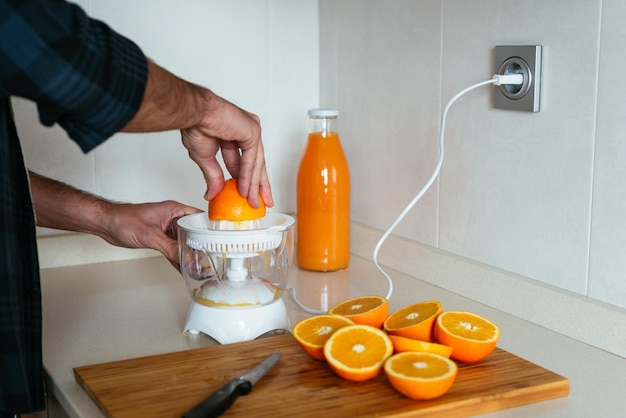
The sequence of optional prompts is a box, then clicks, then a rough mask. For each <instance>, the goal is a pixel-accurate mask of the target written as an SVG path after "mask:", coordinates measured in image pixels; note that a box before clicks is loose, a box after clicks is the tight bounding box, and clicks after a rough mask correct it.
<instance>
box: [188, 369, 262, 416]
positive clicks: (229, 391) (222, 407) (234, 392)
mask: <svg viewBox="0 0 626 418" xmlns="http://www.w3.org/2000/svg"><path fill="white" fill-rule="evenodd" d="M251 390H252V384H251V383H250V382H249V381H247V380H244V379H239V378H237V379H233V380H231V381H230V382H228V383H226V384H225V385H224V386H222V387H221V388H219V389H218V390H217V392H215V393H213V394H212V395H211V396H209V397H208V398H206V399H205V400H203V401H202V402H200V403H199V404H198V405H196V406H194V407H193V408H191V409H190V410H189V411H188V412H186V413H185V415H183V418H211V417H217V416H219V415H221V414H223V413H224V412H225V411H226V410H227V409H228V408H230V406H231V405H232V404H233V402H235V399H237V397H238V396H239V395H247V394H248V393H250V391H251Z"/></svg>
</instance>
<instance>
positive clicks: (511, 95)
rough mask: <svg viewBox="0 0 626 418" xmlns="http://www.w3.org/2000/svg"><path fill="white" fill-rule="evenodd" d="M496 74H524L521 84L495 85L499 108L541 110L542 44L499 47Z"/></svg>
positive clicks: (495, 98) (495, 99)
mask: <svg viewBox="0 0 626 418" xmlns="http://www.w3.org/2000/svg"><path fill="white" fill-rule="evenodd" d="M495 73H496V74H502V75H504V74H522V75H523V76H524V82H523V83H522V84H517V85H516V84H507V85H501V86H498V87H495V88H494V92H493V105H494V107H495V108H496V109H507V110H521V111H526V112H539V96H540V91H541V45H530V46H496V56H495Z"/></svg>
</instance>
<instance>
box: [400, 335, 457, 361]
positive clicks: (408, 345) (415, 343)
mask: <svg viewBox="0 0 626 418" xmlns="http://www.w3.org/2000/svg"><path fill="white" fill-rule="evenodd" d="M389 339H390V340H391V343H392V344H393V351H394V353H404V352H405V351H413V352H419V353H435V354H439V355H440V356H443V357H446V358H449V357H450V354H452V347H448V346H447V345H443V344H437V343H430V342H426V341H421V340H416V339H413V338H407V337H400V336H399V335H390V336H389Z"/></svg>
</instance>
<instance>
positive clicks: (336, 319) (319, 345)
mask: <svg viewBox="0 0 626 418" xmlns="http://www.w3.org/2000/svg"><path fill="white" fill-rule="evenodd" d="M348 325H354V322H352V321H351V320H350V319H348V318H346V317H345V316H341V315H316V316H312V317H309V318H306V319H303V320H302V321H300V322H298V323H297V324H296V325H295V326H294V327H293V336H294V338H295V339H296V341H297V342H298V344H300V347H302V349H303V350H304V351H305V352H306V353H307V354H308V355H309V356H311V357H312V358H314V359H315V360H325V358H324V344H325V343H326V341H328V339H329V338H330V336H331V335H333V333H334V332H335V331H337V330H338V329H340V328H342V327H345V326H348Z"/></svg>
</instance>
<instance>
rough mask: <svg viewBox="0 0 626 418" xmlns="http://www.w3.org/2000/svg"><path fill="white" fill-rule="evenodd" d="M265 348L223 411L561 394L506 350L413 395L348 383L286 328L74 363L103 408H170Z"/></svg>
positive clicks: (390, 413)
mask: <svg viewBox="0 0 626 418" xmlns="http://www.w3.org/2000/svg"><path fill="white" fill-rule="evenodd" d="M275 350H280V351H281V353H282V357H281V359H280V361H279V362H278V364H277V365H276V367H275V368H274V369H273V370H272V371H271V372H270V373H269V374H268V375H267V376H265V377H264V378H263V379H261V381H259V382H258V383H257V385H256V386H255V387H254V388H253V389H252V392H251V393H250V394H249V395H247V396H242V397H240V398H239V399H238V400H237V401H236V402H235V404H234V405H233V406H232V407H231V408H230V409H229V410H228V411H227V412H226V413H225V414H224V416H239V417H255V418H256V417H280V416H286V417H317V418H319V417H320V416H321V417H324V416H325V414H326V416H334V417H338V416H339V417H408V416H411V417H421V416H429V417H430V416H435V415H433V414H437V415H436V416H446V417H455V416H469V415H476V414H481V413H486V412H491V411H496V410H500V409H505V408H510V407H514V406H519V405H524V404H529V403H533V402H539V401H542V400H547V399H552V398H557V397H561V396H566V395H567V394H568V393H569V380H568V379H566V378H564V377H562V376H559V375H557V374H555V373H553V372H551V371H549V370H546V369H544V368H542V367H540V366H538V365H536V364H534V363H531V362H529V361H527V360H524V359H522V358H520V357H518V356H515V355H513V354H511V353H509V352H507V351H504V350H501V349H499V348H496V350H495V351H494V352H493V353H492V354H491V355H490V356H489V357H487V358H486V359H485V360H483V361H482V362H479V363H477V364H472V365H464V364H460V365H459V366H460V367H459V372H458V375H457V378H456V381H455V382H454V384H453V385H452V388H450V390H449V391H448V392H447V393H446V394H445V395H443V396H442V397H440V398H437V399H433V400H430V401H416V400H412V399H409V398H406V397H404V396H403V395H401V394H399V393H398V392H396V391H395V390H394V389H393V388H392V387H391V385H390V384H389V383H388V382H387V380H386V377H385V375H384V372H382V373H381V374H380V375H379V376H378V377H377V378H375V379H374V380H370V381H367V382H361V383H355V382H350V381H346V380H343V379H341V378H339V377H337V376H336V375H335V374H333V372H332V371H331V370H330V369H329V368H328V366H327V365H326V363H324V362H320V361H315V360H312V359H311V358H309V357H308V356H307V355H306V354H305V353H304V351H302V349H301V348H300V347H299V346H298V345H297V343H296V341H295V340H294V338H293V336H292V335H290V334H287V335H280V336H274V337H268V338H263V339H259V340H255V341H248V342H244V343H237V344H229V345H219V346H211V347H205V348H199V349H193V350H189V351H181V352H175V353H168V354H161V355H155V356H149V357H142V358H137V359H130V360H121V361H115V362H111V363H104V364H96V365H91V366H83V367H77V368H75V369H74V374H75V376H76V379H77V380H78V382H80V384H81V385H82V386H83V387H84V389H85V390H86V391H87V392H88V393H89V395H90V396H91V397H92V399H93V400H94V401H95V402H96V403H97V404H98V406H99V407H100V409H102V411H103V412H104V413H105V415H107V416H109V417H115V418H118V417H132V418H136V417H180V416H181V415H182V414H183V413H184V412H186V411H187V410H188V409H190V408H191V407H192V406H194V405H196V404H197V403H198V402H200V401H201V400H203V399H204V398H205V397H207V396H208V395H209V394H210V393H212V392H213V391H214V390H216V389H218V388H219V387H220V386H222V385H223V384H225V383H226V382H227V381H229V380H230V379H233V378H235V377H238V376H240V375H242V374H243V373H245V372H246V371H248V370H249V369H251V368H252V367H254V366H256V365H257V364H258V363H260V362H261V361H262V360H263V359H265V358H266V357H267V356H269V355H270V354H272V353H273V352H274V351H275Z"/></svg>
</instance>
